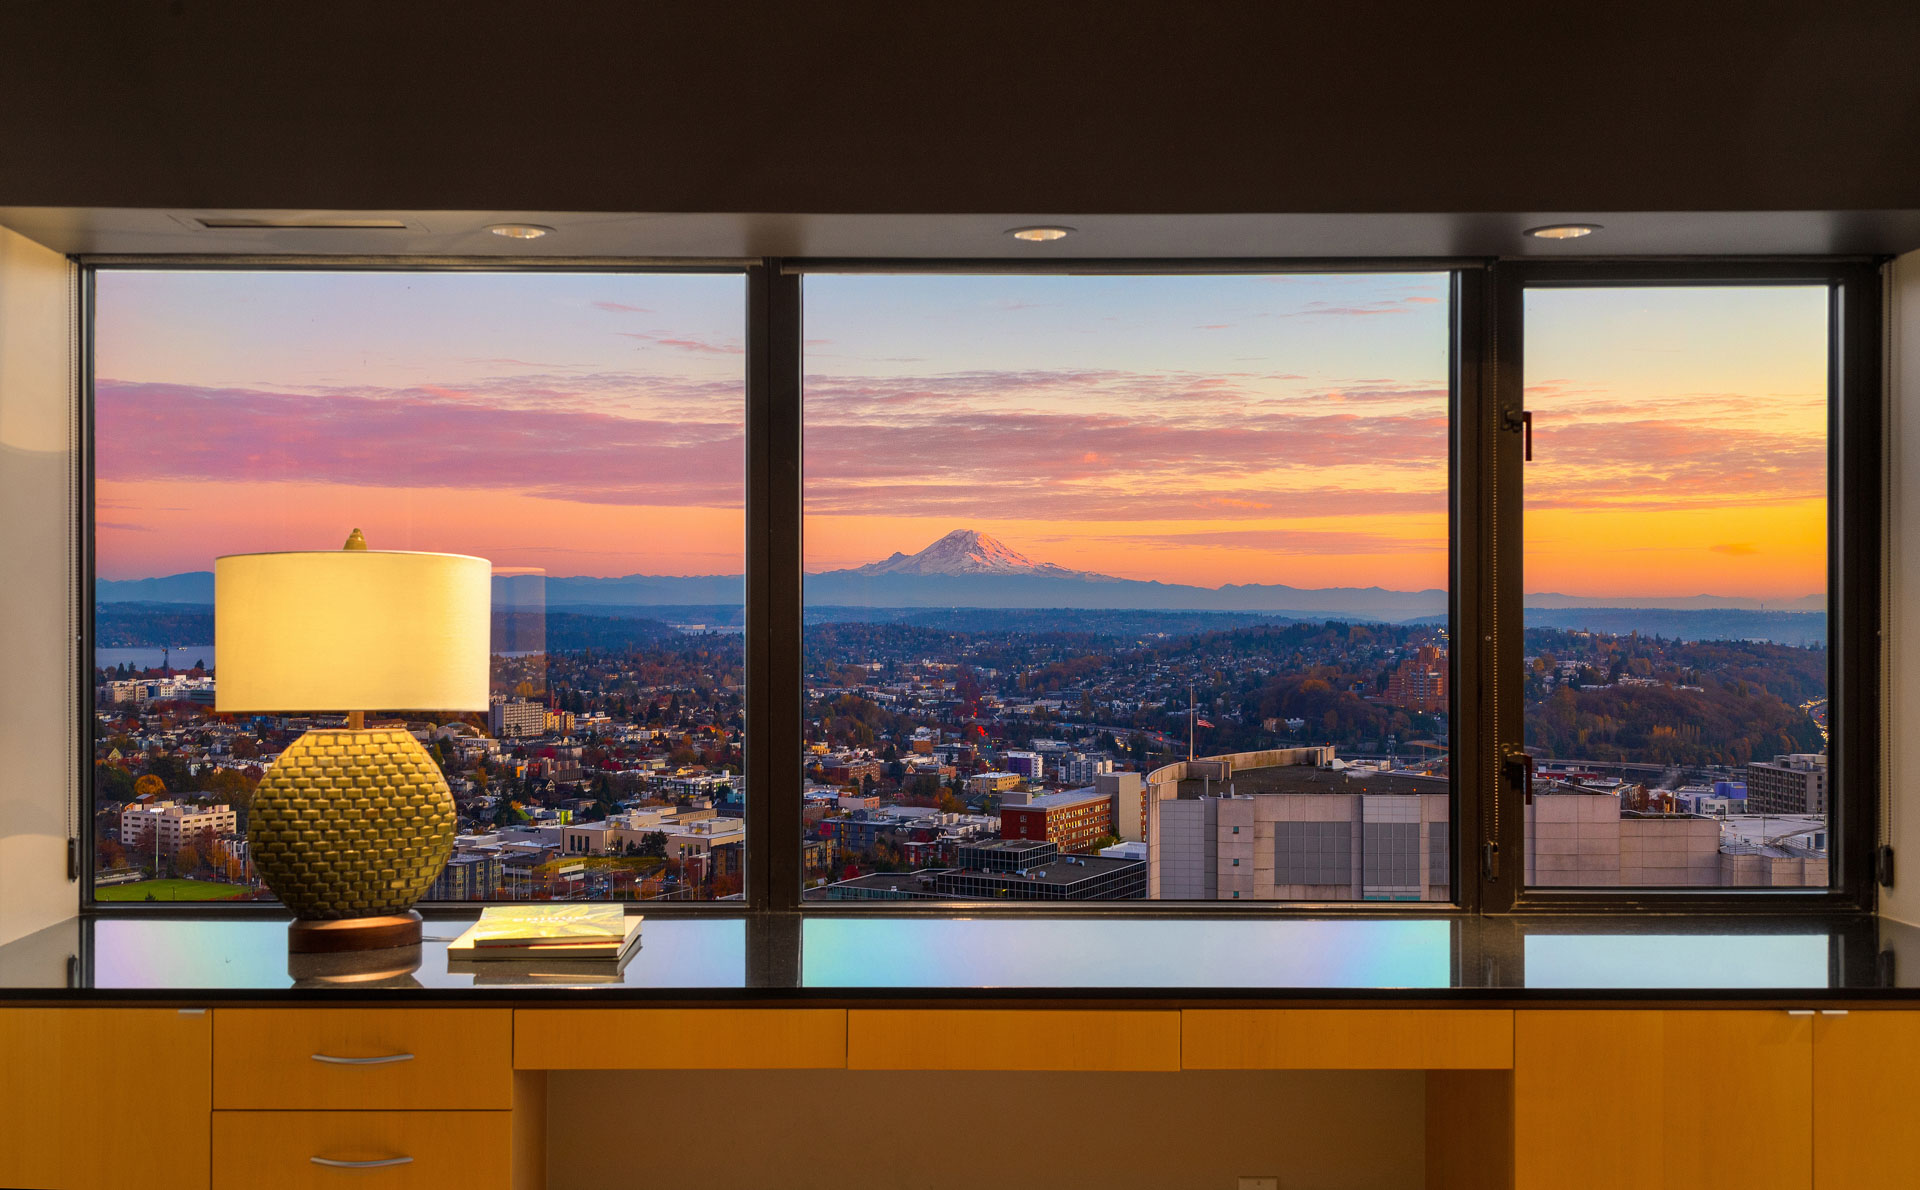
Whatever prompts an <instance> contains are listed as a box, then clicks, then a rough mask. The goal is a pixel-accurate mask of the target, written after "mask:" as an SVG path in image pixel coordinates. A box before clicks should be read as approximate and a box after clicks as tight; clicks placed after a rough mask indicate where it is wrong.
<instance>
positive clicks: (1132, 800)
mask: <svg viewBox="0 0 1920 1190" xmlns="http://www.w3.org/2000/svg"><path fill="white" fill-rule="evenodd" d="M1107 766H1108V768H1107V771H1106V772H1103V773H1096V774H1095V775H1094V777H1093V787H1094V788H1095V789H1097V790H1099V791H1100V792H1101V793H1104V794H1106V795H1107V796H1108V797H1110V798H1112V799H1113V833H1114V834H1115V835H1117V836H1118V837H1120V838H1122V839H1126V840H1129V841H1138V840H1145V839H1146V837H1147V787H1146V781H1145V779H1144V778H1142V777H1141V775H1140V774H1139V773H1116V772H1113V771H1112V762H1111V761H1108V762H1107Z"/></svg>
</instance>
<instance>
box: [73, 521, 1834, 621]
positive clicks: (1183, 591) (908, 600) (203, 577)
mask: <svg viewBox="0 0 1920 1190" xmlns="http://www.w3.org/2000/svg"><path fill="white" fill-rule="evenodd" d="M530 593H532V591H530V587H529V583H528V580H527V579H526V578H525V577H524V576H523V577H518V578H511V577H499V578H496V579H494V595H495V603H496V605H497V606H502V607H511V608H514V609H517V610H533V609H534V608H536V607H537V606H538V599H537V597H536V598H535V599H534V600H533V601H531V602H529V599H528V596H529V594H530ZM544 595H545V604H546V607H547V608H548V609H556V608H572V609H581V610H590V609H595V608H605V609H608V611H607V613H606V614H614V615H617V614H621V613H620V612H619V611H618V610H617V609H631V608H650V609H651V608H658V609H668V608H674V609H690V608H709V609H716V614H714V615H703V616H700V617H699V618H700V619H701V620H704V621H706V622H709V623H712V622H715V621H717V620H719V621H722V622H724V620H722V617H721V616H720V615H718V614H717V609H723V608H739V607H741V606H742V604H743V603H744V602H745V598H746V580H745V578H744V576H742V575H738V574H705V575H648V574H629V575H623V576H621V577H618V578H593V577H585V576H576V577H548V578H547V579H546V580H545V582H544ZM96 599H97V600H98V601H99V602H100V603H101V604H116V603H128V602H148V603H176V604H184V603H198V604H208V603H212V602H213V575H212V573H211V572H209V571H204V570H200V571H192V572H189V573H186V574H175V575H168V576H167V577H165V578H146V579H128V580H101V581H100V582H98V583H97V584H96ZM802 599H803V601H804V602H805V604H806V605H807V606H808V607H809V608H836V609H839V608H891V609H924V610H932V609H941V608H975V609H992V610H1011V609H1055V610H1092V611H1121V612H1125V611H1138V612H1211V613H1223V612H1234V613H1248V614H1258V615H1260V616H1262V617H1263V618H1276V619H1279V618H1285V619H1299V620H1326V619H1337V620H1364V621H1373V622H1385V623H1405V622H1413V621H1420V622H1435V621H1437V620H1440V619H1442V618H1444V617H1445V615H1446V613H1447V593H1446V592H1445V591H1441V590H1435V589H1432V588H1429V589H1426V590H1417V591H1399V590H1393V589H1390V588H1385V587H1293V586H1287V585H1286V584H1283V583H1228V584H1226V585H1224V586H1220V587H1202V586H1192V585H1187V584H1182V583H1163V582H1158V581H1150V580H1140V579H1126V578H1116V577H1114V576H1112V575H1107V574H1096V573H1094V572H1092V571H1087V570H1072V569H1069V568H1067V567H1064V566H1057V565H1055V564H1053V563H1051V562H1041V561H1036V560H1034V559H1032V558H1030V557H1028V556H1027V555H1025V554H1023V553H1021V552H1020V551H1018V550H1016V549H1013V548H1012V547H1010V546H1008V545H1007V544H1006V543H1004V542H1002V541H999V540H997V539H995V538H994V537H992V536H990V535H988V534H986V533H982V532H980V531H979V530H976V529H956V530H954V531H953V532H951V533H948V534H946V535H945V536H943V537H941V538H940V539H939V540H938V541H935V542H933V543H932V544H931V545H929V546H927V547H926V548H925V549H923V550H921V551H919V552H918V553H913V554H906V553H896V554H894V555H892V556H891V557H888V558H884V559H882V560H880V561H878V562H870V563H867V564H866V565H864V566H855V567H851V568H847V569H842V570H828V571H823V572H820V573H816V574H809V575H806V576H805V580H804V584H803V589H802ZM1824 602H1825V601H1824V599H1823V598H1822V597H1820V596H1817V595H1809V596H1806V597H1804V598H1802V599H1798V600H1792V601H1787V602H1781V603H1768V604H1765V605H1763V604H1762V603H1761V602H1760V601H1759V600H1754V599H1746V598H1741V597H1731V596H1718V595H1689V596H1677V597H1672V598H1662V599H1655V598H1652V597H1649V598H1622V597H1605V598H1589V597H1585V596H1577V595H1563V594H1559V593H1555V592H1545V593H1541V594H1536V595H1529V596H1527V599H1526V606H1527V607H1528V608H1529V609H1530V612H1529V615H1530V617H1531V615H1532V611H1531V609H1541V610H1542V611H1543V612H1551V613H1554V614H1555V615H1556V616H1557V615H1558V614H1559V613H1562V612H1572V611H1575V610H1580V609H1585V611H1587V612H1589V613H1591V614H1588V615H1584V616H1574V617H1572V618H1571V619H1565V618H1548V619H1542V620H1541V621H1540V623H1541V624H1542V625H1546V626H1553V627H1590V628H1593V629H1596V630H1603V631H1633V630H1635V629H1638V630H1639V631H1642V632H1649V633H1651V632H1660V633H1661V634H1662V635H1668V636H1682V637H1686V638H1689V639H1705V638H1724V639H1747V638H1764V639H1771V640H1779V641H1781V642H1782V643H1810V642H1813V641H1816V640H1817V641H1824V640H1825V639H1826V627H1825V619H1826V617H1825V606H1824ZM1629 612H1631V613H1636V614H1637V616H1638V618H1637V619H1632V620H1628V619H1622V618H1620V616H1622V615H1625V614H1626V613H1629ZM1601 613H1605V616H1604V617H1602V616H1601ZM1616 613H1618V614H1616ZM1667 613H1672V615H1668V614H1667ZM653 614H657V615H658V616H659V618H661V619H665V620H670V621H671V620H676V619H679V618H681V617H680V616H677V615H674V614H673V613H670V612H668V611H665V610H661V611H660V612H658V613H653ZM1742 614H1747V615H1754V616H1759V617H1762V619H1757V620H1745V619H1741V618H1740V617H1741V615H1742ZM1675 615H1677V616H1681V617H1683V618H1678V619H1676V618H1673V616H1675ZM1685 617H1694V618H1685ZM809 618H810V619H816V620H817V619H818V618H819V617H818V616H810V617H809ZM733 622H735V623H737V622H738V621H737V618H736V619H734V621H733ZM1532 622H1533V620H1532V619H1531V618H1530V619H1529V623H1532ZM1622 625H1624V626H1622Z"/></svg>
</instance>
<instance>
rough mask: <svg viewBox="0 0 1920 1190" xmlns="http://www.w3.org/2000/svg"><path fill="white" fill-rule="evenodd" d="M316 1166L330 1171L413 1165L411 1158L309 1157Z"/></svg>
mask: <svg viewBox="0 0 1920 1190" xmlns="http://www.w3.org/2000/svg"><path fill="white" fill-rule="evenodd" d="M307 1160H309V1161H311V1162H313V1163H314V1164H315V1165H324V1166H326V1167H327V1168H328V1169H385V1168H387V1167H388V1166H390V1165H412V1164H413V1158H411V1157H382V1158H380V1159H379V1160H378V1161H335V1160H334V1159H333V1158H331V1157H309V1158H307Z"/></svg>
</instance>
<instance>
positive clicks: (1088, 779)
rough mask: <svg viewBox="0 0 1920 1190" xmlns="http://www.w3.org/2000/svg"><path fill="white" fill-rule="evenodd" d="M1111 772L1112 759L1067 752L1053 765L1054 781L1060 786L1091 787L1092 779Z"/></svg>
mask: <svg viewBox="0 0 1920 1190" xmlns="http://www.w3.org/2000/svg"><path fill="white" fill-rule="evenodd" d="M1112 771H1113V758H1112V757H1110V756H1088V755H1086V754H1085V753H1082V752H1069V753H1067V754H1066V755H1065V756H1062V757H1059V758H1058V759H1056V760H1055V761H1054V764H1053V772H1054V779H1055V780H1057V781H1059V782H1060V783H1061V784H1062V785H1091V784H1093V782H1094V778H1096V777H1098V776H1100V775H1101V774H1102V773H1111V772H1112Z"/></svg>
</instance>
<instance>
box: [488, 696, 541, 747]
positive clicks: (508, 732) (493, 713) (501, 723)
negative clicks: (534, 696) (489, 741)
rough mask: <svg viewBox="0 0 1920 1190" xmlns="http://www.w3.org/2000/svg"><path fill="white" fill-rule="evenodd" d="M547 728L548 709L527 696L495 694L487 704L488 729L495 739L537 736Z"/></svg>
mask: <svg viewBox="0 0 1920 1190" xmlns="http://www.w3.org/2000/svg"><path fill="white" fill-rule="evenodd" d="M546 728H547V709H546V707H544V706H542V705H541V704H539V703H537V702H533V701H531V700H529V699H525V698H502V697H500V696H499V695H495V696H494V697H493V698H492V699H491V700H490V701H489V702H488V704H487V730H488V731H489V732H491V733H492V734H493V737H494V738H495V739H506V738H507V737H508V736H535V735H539V734H540V733H541V732H543V731H545V730H546Z"/></svg>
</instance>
